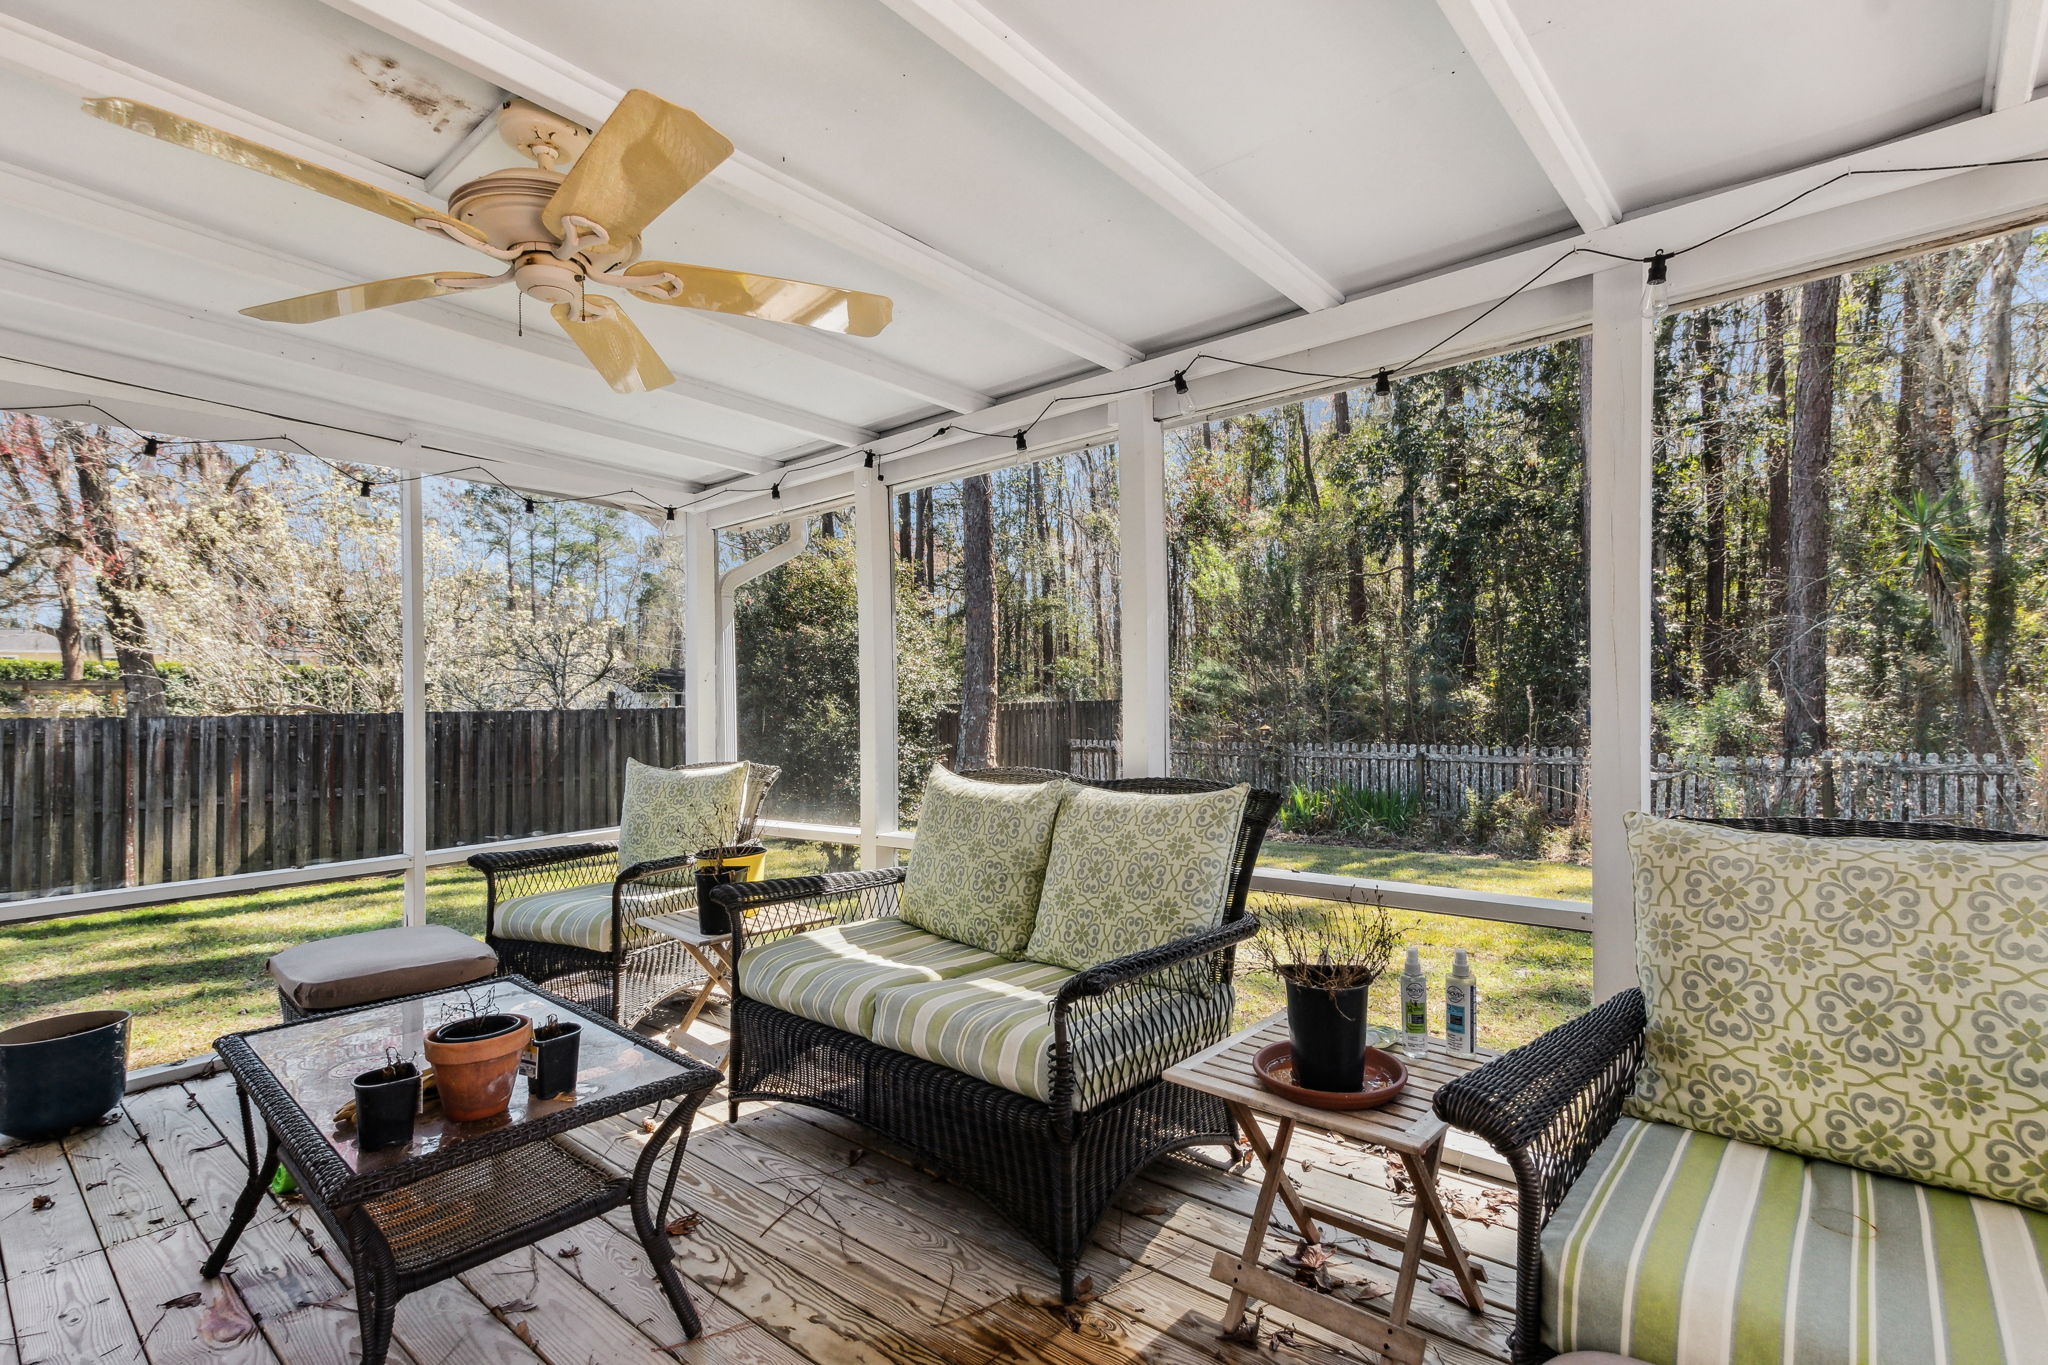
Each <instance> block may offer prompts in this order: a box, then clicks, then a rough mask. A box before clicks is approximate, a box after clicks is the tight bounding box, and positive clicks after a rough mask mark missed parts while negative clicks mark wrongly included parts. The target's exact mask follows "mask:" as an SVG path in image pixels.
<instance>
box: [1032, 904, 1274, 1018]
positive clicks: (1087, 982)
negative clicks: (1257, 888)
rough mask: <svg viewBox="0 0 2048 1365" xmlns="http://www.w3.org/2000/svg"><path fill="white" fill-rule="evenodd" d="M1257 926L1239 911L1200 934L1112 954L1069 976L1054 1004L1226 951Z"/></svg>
mask: <svg viewBox="0 0 2048 1365" xmlns="http://www.w3.org/2000/svg"><path fill="white" fill-rule="evenodd" d="M1258 930H1259V922H1258V921H1257V920H1256V919H1254V918H1252V917H1251V916H1250V915H1240V916H1239V917H1238V918H1237V919H1235V920H1232V921H1231V922H1230V923H1228V924H1223V925H1218V926H1217V927H1216V928H1214V929H1208V930H1205V931H1203V932H1202V933H1199V934H1190V935H1188V936H1187V937H1186V938H1181V939H1175V940H1174V941H1173V942H1171V943H1168V944H1165V945H1164V946H1162V947H1158V948H1146V949H1142V950H1141V951H1139V952H1135V953H1127V954H1125V955H1124V956H1122V957H1119V958H1113V959H1111V960H1110V961H1108V962H1104V963H1100V964H1098V965H1096V966H1093V967H1090V968H1089V969H1088V970H1087V971H1084V972H1080V973H1077V974H1076V975H1075V976H1073V977H1071V978H1069V979H1068V981H1067V983H1066V984H1065V985H1064V986H1061V987H1060V993H1059V995H1058V997H1057V998H1056V1000H1055V1001H1054V1008H1056V1009H1063V1008H1065V1007H1066V1006H1068V1005H1070V1004H1072V1003H1073V1002H1074V1001H1076V1000H1082V999H1085V998H1087V997H1089V996H1092V995H1101V994H1103V993H1104V992H1106V991H1108V990H1109V989H1110V988H1112V987H1114V986H1121V985H1124V984H1125V983H1126V982H1131V981H1136V980H1138V979H1139V978H1141V977H1147V976H1152V975H1155V974H1157V973H1159V972H1163V971H1165V970H1166V969H1167V968H1169V967H1175V966H1179V965H1180V964H1182V963H1185V962H1193V961H1195V960H1196V959H1198V958H1205V957H1209V956H1212V955H1214V954H1216V953H1220V952H1224V951H1225V950H1227V949H1230V948H1233V947H1235V946H1236V945H1237V944H1239V943H1242V942H1243V941H1244V940H1246V939H1248V938H1250V937H1251V936H1252V935H1253V934H1255V933H1257V932H1258Z"/></svg>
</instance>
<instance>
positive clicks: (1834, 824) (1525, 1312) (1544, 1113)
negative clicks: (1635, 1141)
mask: <svg viewBox="0 0 2048 1365" xmlns="http://www.w3.org/2000/svg"><path fill="white" fill-rule="evenodd" d="M1700 823H1701V824H1708V825H1721V826H1724V827H1726V828H1729V829H1748V830H1759V831H1763V832H1765V833H1771V834H1804V835H1810V836H1813V837H1817V838H1837V839H1845V838H1860V839H1960V840H1967V841H1970V842H1974V843H2017V842H2031V843H2039V842H2044V841H2048V840H2044V839H2043V836H2041V835H2037V834H2014V833H2011V832H2009V831H2006V830H1996V829H1974V828H1971V827H1969V826H1965V825H1943V824H1934V823H1924V824H1917V823H1909V822H1905V821H1895V820H1825V819H1809V818H1802V817H1790V816H1752V817H1746V818H1741V819H1725V820H1702V821H1700ZM1647 1022H1648V1021H1647V1017H1646V1014H1645V1011H1644V1007H1643V993H1642V992H1641V991H1640V990H1626V991H1623V992H1621V993H1620V994H1619V995H1616V996H1614V997H1613V998H1612V999H1610V1000H1608V1001H1606V1002H1605V1003H1603V1004H1601V1005H1599V1006H1598V1007H1596V1008H1595V1009H1593V1010H1590V1011H1588V1012H1587V1013H1585V1014H1582V1015H1580V1016H1579V1017H1578V1018H1576V1019H1573V1020H1571V1021H1570V1022H1569V1023H1565V1024H1560V1025H1559V1026H1558V1027H1556V1028H1554V1029H1552V1030H1551V1031H1550V1032H1548V1033H1546V1034H1544V1035H1543V1036H1542V1037H1541V1038H1538V1039H1536V1041H1534V1042H1532V1043H1528V1044H1525V1045H1523V1046H1522V1047H1518V1048H1516V1049H1515V1050H1514V1051H1512V1052H1510V1053H1508V1054H1506V1055H1505V1056H1502V1057H1498V1058H1496V1059H1494V1060H1493V1061H1491V1062H1488V1063H1487V1064H1486V1065H1485V1066H1482V1067H1480V1068H1478V1069H1477V1070H1476V1071H1471V1072H1468V1073H1466V1074H1465V1075H1464V1076H1462V1077H1460V1078H1459V1079H1457V1080H1455V1081H1452V1082H1451V1083H1450V1084H1449V1085H1446V1086H1444V1087H1443V1088H1442V1089H1441V1090H1438V1091H1437V1092H1436V1112H1437V1116H1438V1117H1440V1118H1441V1119H1443V1120H1444V1122H1446V1123H1448V1124H1451V1125H1452V1126H1454V1127H1457V1128H1463V1129H1466V1130H1467V1131H1469V1132H1473V1133H1477V1134H1478V1135H1479V1136H1480V1137H1482V1138H1485V1139H1486V1141H1487V1142H1489V1143H1491V1144H1492V1146H1493V1148H1494V1150H1495V1151H1497V1152H1499V1153H1500V1154H1501V1155H1502V1156H1503V1157H1505V1158H1507V1162H1508V1165H1509V1166H1510V1167H1511V1168H1512V1169H1513V1170H1514V1173H1515V1188H1516V1191H1517V1193H1518V1194H1519V1196H1520V1198H1519V1200H1518V1209H1517V1215H1516V1223H1517V1226H1516V1243H1515V1330H1514V1334H1513V1336H1512V1337H1511V1338H1510V1342H1509V1344H1510V1347H1511V1349H1512V1351H1513V1353H1514V1362H1515V1365H1539V1362H1542V1361H1546V1360H1549V1359H1550V1358H1551V1357H1552V1356H1553V1355H1554V1354H1555V1352H1553V1351H1552V1350H1551V1349H1550V1348H1549V1347H1547V1346H1545V1345H1544V1344H1543V1250H1542V1238H1543V1228H1544V1225H1545V1224H1547V1223H1548V1222H1549V1221H1550V1216H1551V1215H1552V1214H1554V1213H1556V1212H1557V1208H1558V1205H1560V1204H1562V1203H1563V1202H1564V1197H1565V1195H1566V1193H1567V1192H1568V1191H1570V1189H1571V1187H1572V1182H1574V1181H1575V1180H1577V1179H1578V1178H1579V1175H1580V1173H1581V1172H1583V1171H1584V1170H1585V1169H1586V1164H1587V1162H1589V1161H1590V1160H1592V1157H1593V1153H1594V1150H1595V1149H1597V1148H1598V1147H1599V1146H1600V1144H1601V1143H1602V1142H1603V1141H1605V1140H1606V1137H1607V1134H1608V1133H1609V1132H1610V1131H1611V1130H1612V1129H1613V1127H1614V1123H1615V1120H1616V1119H1618V1118H1619V1117H1620V1116H1621V1109H1622V1105H1623V1103H1624V1102H1625V1101H1626V1100H1627V1099H1628V1097H1629V1095H1630V1093H1631V1092H1632V1091H1633V1090H1634V1088H1635V1081H1636V1071H1637V1068H1638V1067H1640V1066H1641V1064H1642V1060H1643V1031H1644V1029H1645V1028H1646V1027H1647Z"/></svg>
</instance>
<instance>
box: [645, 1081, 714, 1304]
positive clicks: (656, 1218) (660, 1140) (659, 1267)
mask: <svg viewBox="0 0 2048 1365" xmlns="http://www.w3.org/2000/svg"><path fill="white" fill-rule="evenodd" d="M697 1099H698V1097H697V1096H690V1097H686V1098H684V1099H681V1100H678V1101H677V1102H676V1103H675V1105H674V1107H672V1108H671V1109H670V1110H669V1114H668V1117H667V1118H666V1119H664V1120H662V1124H661V1127H659V1128H657V1129H656V1130H655V1132H654V1136H653V1137H651V1138H649V1139H648V1142H647V1145H646V1147H644V1148H642V1149H641V1152H640V1160H639V1161H637V1162H635V1163H634V1165H633V1186H632V1197H631V1199H630V1201H629V1202H630V1203H631V1204H632V1206H633V1228H634V1230H635V1231H636V1232H638V1233H639V1234H640V1245H641V1247H642V1248H643V1249H644V1250H645V1251H646V1252H647V1260H648V1262H649V1264H651V1265H652V1266H653V1267H654V1277H655V1279H657V1280H659V1281H660V1282H661V1291H662V1293H664V1294H666V1295H668V1301H669V1306H670V1307H672V1308H674V1309H675V1310H676V1321H677V1322H678V1323H680V1324H681V1325H682V1329H683V1336H684V1337H686V1338H691V1339H694V1338H695V1337H696V1335H697V1334H698V1333H699V1332H701V1331H703V1330H704V1327H703V1323H702V1322H701V1321H700V1320H699V1319H698V1317H697V1308H696V1305H695V1304H693V1303H691V1302H690V1291H689V1289H688V1287H686V1286H685V1285H684V1284H683V1277H682V1275H681V1274H680V1273H678V1272H677V1270H676V1266H675V1260H676V1253H675V1248H673V1247H672V1246H670V1245H669V1240H668V1233H667V1232H666V1231H664V1228H665V1225H666V1224H667V1222H668V1210H669V1204H670V1202H671V1201H672V1200H673V1199H674V1198H675V1192H676V1176H677V1174H678V1172H679V1170H680V1168H681V1166H682V1162H683V1147H684V1144H686V1143H687V1142H688V1141H689V1139H690V1120H691V1119H692V1118H694V1117H695V1116H696V1113H697V1103H696V1101H697ZM671 1138H673V1139H674V1141H675V1152H674V1153H673V1154H672V1155H671V1156H670V1158H669V1163H668V1175H667V1177H666V1179H664V1180H663V1182H662V1187H661V1199H660V1201H659V1202H658V1203H655V1204H653V1205H651V1206H650V1205H649V1203H648V1197H647V1195H648V1186H649V1185H650V1184H651V1183H652V1181H653V1178H654V1171H655V1167H656V1166H658V1165H659V1164H660V1158H661V1149H662V1148H663V1147H664V1146H665V1145H667V1143H668V1142H669V1140H670V1139H671Z"/></svg>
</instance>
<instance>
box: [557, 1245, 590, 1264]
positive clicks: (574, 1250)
mask: <svg viewBox="0 0 2048 1365" xmlns="http://www.w3.org/2000/svg"><path fill="white" fill-rule="evenodd" d="M582 1254H583V1248H582V1247H563V1248H562V1249H561V1250H560V1251H558V1252H556V1253H555V1255H556V1256H558V1257H560V1258H561V1259H562V1260H565V1261H573V1260H575V1259H576V1258H577V1257H578V1256H581V1255H582Z"/></svg>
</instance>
